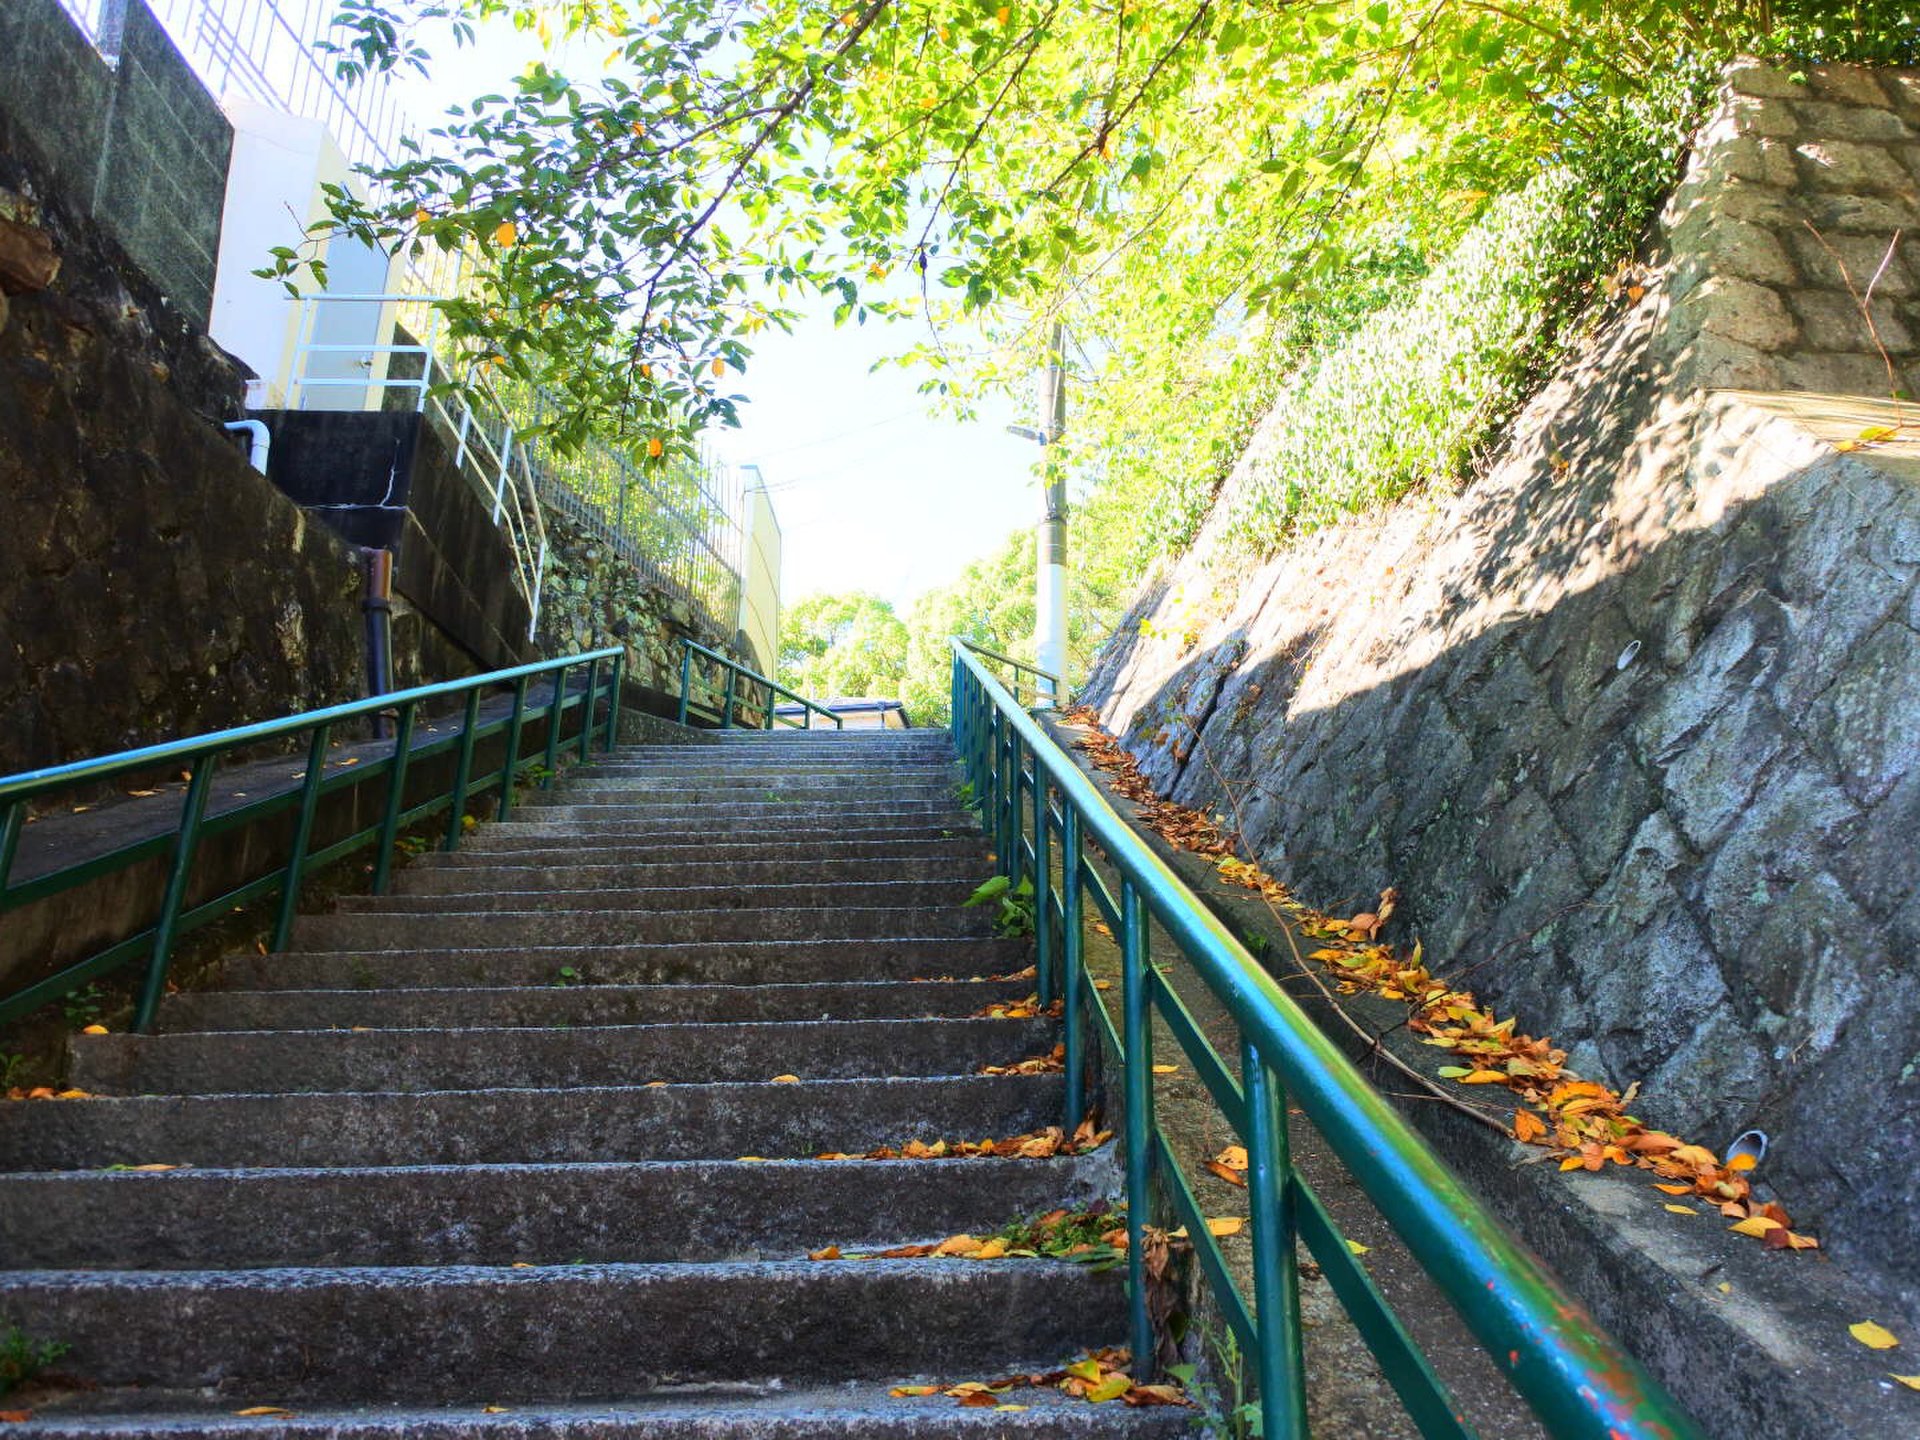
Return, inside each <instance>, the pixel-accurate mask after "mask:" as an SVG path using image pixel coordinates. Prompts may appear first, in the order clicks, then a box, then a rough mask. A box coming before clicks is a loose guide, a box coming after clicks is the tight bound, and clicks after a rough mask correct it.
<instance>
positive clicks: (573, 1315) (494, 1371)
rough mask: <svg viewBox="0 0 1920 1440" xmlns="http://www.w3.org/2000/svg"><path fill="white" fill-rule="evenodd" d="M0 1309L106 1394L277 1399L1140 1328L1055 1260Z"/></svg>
mask: <svg viewBox="0 0 1920 1440" xmlns="http://www.w3.org/2000/svg"><path fill="white" fill-rule="evenodd" d="M0 1316H4V1317H6V1318H7V1319H8V1320H10V1321H11V1322H12V1323H14V1324H17V1325H22V1326H27V1325H31V1326H32V1327H33V1329H34V1331H35V1333H43V1334H51V1335H59V1336H61V1337H62V1338H63V1339H64V1340H65V1342H66V1343H67V1344H68V1345H69V1346H70V1348H69V1350H68V1351H67V1353H66V1354H65V1355H63V1356H62V1357H61V1364H62V1366H63V1367H64V1368H65V1369H66V1370H68V1371H70V1372H72V1373H75V1374H78V1375H82V1376H85V1377H87V1378H88V1379H90V1380H93V1381H95V1382H98V1383H102V1384H107V1385H140V1384H145V1385H164V1386H168V1387H174V1388H191V1387H198V1386H208V1387H218V1389H219V1390H220V1392H221V1393H224V1394H228V1395H236V1396H239V1395H254V1394H265V1395H267V1396H269V1397H270V1398H272V1399H274V1400H276V1401H282V1402H285V1401H296V1400H304V1399H327V1398H333V1399H345V1400H381V1399H414V1400H419V1399H427V1400H436V1401H471V1400H472V1399H473V1398H474V1397H475V1396H476V1395H483V1394H484V1395H488V1396H491V1397H493V1398H494V1399H495V1400H497V1401H501V1402H505V1401H511V1400H530V1399H540V1398H552V1399H568V1400H581V1399H592V1398H600V1397H613V1396H619V1395H622V1394H630V1393H633V1392H634V1391H636V1390H640V1391H645V1390H648V1389H652V1388H654V1387H656V1386H660V1385H667V1384H684V1383H689V1382H698V1381H727V1380H749V1381H755V1380H772V1379H775V1378H779V1379H782V1380H786V1381H789V1382H807V1381H825V1380H846V1379H879V1378H882V1377H887V1376H893V1375H897V1374H900V1373H902V1372H903V1371H909V1370H917V1369H921V1368H932V1369H937V1370H942V1371H953V1370H967V1369H975V1370H977V1371H978V1372H980V1373H984V1372H988V1371H998V1370H1000V1369H1002V1368H1006V1367H1024V1366H1027V1365H1042V1364H1047V1363H1053V1362H1054V1361H1055V1360H1056V1358H1057V1357H1058V1356H1060V1355H1062V1354H1065V1353H1071V1352H1072V1351H1074V1350H1076V1349H1078V1348H1080V1347H1084V1346H1091V1345H1101V1344H1108V1343H1112V1342H1114V1341H1117V1340H1118V1339H1120V1338H1121V1337H1122V1335H1123V1334H1124V1330H1125V1325H1126V1311H1125V1308H1124V1304H1123V1301H1122V1291H1121V1287H1120V1282H1119V1277H1118V1276H1117V1275H1115V1274H1094V1273H1092V1272H1091V1271H1090V1270H1089V1269H1088V1267H1086V1266H1080V1265H1073V1264H1068V1263H1065V1262H1055V1261H1045V1260H1018V1261H998V1262H989V1263H978V1262H972V1261H960V1260H950V1261H943V1260H918V1261H903V1260H874V1261H867V1262H861V1263H839V1264H836V1263H832V1262H824V1263H816V1262H809V1261H806V1260H801V1261H797V1262H764V1261H763V1262H741V1263H717V1264H710V1265H671V1264H666V1265H580V1266H565V1265H563V1266H542V1267H536V1268H532V1269H526V1270H511V1269H509V1270H500V1269H494V1268H481V1267H469V1266H447V1267H439V1268H386V1267H369V1268H365V1269H341V1270H315V1269H294V1270H287V1269H268V1270H228V1271H138V1272H130V1271H111V1272H110V1271H71V1270H68V1271H61V1270H53V1271H47V1270H41V1271H15V1272H10V1273H6V1274H0ZM188 1316H191V1323H182V1322H183V1319H184V1318H185V1317H188Z"/></svg>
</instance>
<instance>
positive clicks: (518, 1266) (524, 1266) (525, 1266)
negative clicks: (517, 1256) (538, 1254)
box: [510, 1260, 533, 1270]
mask: <svg viewBox="0 0 1920 1440" xmlns="http://www.w3.org/2000/svg"><path fill="white" fill-rule="evenodd" d="M510 1268H512V1269H515V1270H531V1269H533V1262H532V1261H531V1260H516V1261H514V1262H513V1265H512V1266H511V1267H510Z"/></svg>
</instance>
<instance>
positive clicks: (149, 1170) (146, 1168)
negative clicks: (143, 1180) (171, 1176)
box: [131, 1165, 174, 1175]
mask: <svg viewBox="0 0 1920 1440" xmlns="http://www.w3.org/2000/svg"><path fill="white" fill-rule="evenodd" d="M131 1168H133V1169H134V1170H138V1171H141V1172H143V1173H145V1174H149V1175H151V1174H156V1173H158V1172H159V1171H162V1170H171V1169H173V1168H174V1167H173V1166H171V1165H135V1166H133V1167H131Z"/></svg>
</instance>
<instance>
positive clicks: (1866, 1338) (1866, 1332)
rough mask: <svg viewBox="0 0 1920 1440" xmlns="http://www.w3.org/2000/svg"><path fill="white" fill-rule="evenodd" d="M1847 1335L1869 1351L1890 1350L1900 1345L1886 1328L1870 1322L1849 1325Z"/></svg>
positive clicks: (1897, 1339) (1864, 1321)
mask: <svg viewBox="0 0 1920 1440" xmlns="http://www.w3.org/2000/svg"><path fill="white" fill-rule="evenodd" d="M1847 1333H1848V1334H1849V1335H1851V1336H1853V1338H1854V1339H1856V1340H1858V1341H1859V1342H1860V1343H1861V1344H1862V1345H1864V1346H1866V1347H1867V1348H1868V1349H1869V1350H1891V1349H1893V1347H1894V1346H1896V1345H1898V1344H1899V1343H1900V1341H1899V1338H1898V1337H1897V1336H1895V1335H1894V1333H1893V1332H1892V1331H1891V1330H1889V1329H1887V1327H1886V1326H1884V1325H1876V1324H1874V1323H1873V1321H1871V1320H1862V1321H1861V1322H1860V1323H1859V1324H1858V1325H1849V1326H1848V1327H1847Z"/></svg>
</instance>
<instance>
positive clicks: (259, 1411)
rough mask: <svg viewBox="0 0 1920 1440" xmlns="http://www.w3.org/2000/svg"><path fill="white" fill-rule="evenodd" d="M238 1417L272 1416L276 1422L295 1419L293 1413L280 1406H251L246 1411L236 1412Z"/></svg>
mask: <svg viewBox="0 0 1920 1440" xmlns="http://www.w3.org/2000/svg"><path fill="white" fill-rule="evenodd" d="M233 1413H234V1414H236V1415H271V1416H272V1417H273V1418H274V1419H276V1420H291V1419H293V1411H291V1410H288V1409H286V1408H285V1407H283V1406H279V1405H249V1406H248V1407H247V1408H246V1409H244V1410H236V1411H234V1412H233Z"/></svg>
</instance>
